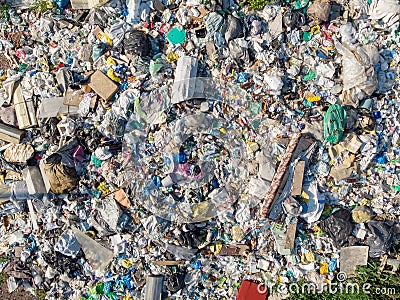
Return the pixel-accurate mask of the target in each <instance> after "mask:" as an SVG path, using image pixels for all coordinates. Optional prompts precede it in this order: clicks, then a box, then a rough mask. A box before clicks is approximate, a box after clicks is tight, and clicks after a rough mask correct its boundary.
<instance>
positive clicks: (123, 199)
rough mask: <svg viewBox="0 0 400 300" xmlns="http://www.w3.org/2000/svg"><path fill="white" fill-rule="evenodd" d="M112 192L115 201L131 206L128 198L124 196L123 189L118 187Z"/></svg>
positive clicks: (127, 206)
mask: <svg viewBox="0 0 400 300" xmlns="http://www.w3.org/2000/svg"><path fill="white" fill-rule="evenodd" d="M113 194H114V199H115V201H117V202H118V203H119V204H121V205H122V206H124V207H126V208H130V207H132V203H131V201H130V200H129V198H128V197H127V196H126V194H125V192H124V190H123V189H119V190H117V191H115V192H114V193H113Z"/></svg>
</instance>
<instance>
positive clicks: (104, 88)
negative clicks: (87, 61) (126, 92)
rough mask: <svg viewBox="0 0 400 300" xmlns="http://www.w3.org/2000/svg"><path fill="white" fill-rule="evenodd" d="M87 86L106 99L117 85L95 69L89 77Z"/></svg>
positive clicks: (116, 89) (111, 94) (113, 92)
mask: <svg viewBox="0 0 400 300" xmlns="http://www.w3.org/2000/svg"><path fill="white" fill-rule="evenodd" d="M89 86H90V87H91V88H92V90H93V91H94V92H95V93H96V94H97V95H99V96H100V97H101V98H103V99H104V100H106V101H108V100H110V98H111V97H112V96H113V95H114V94H115V93H116V92H117V91H118V86H117V85H116V84H115V83H114V82H113V81H112V80H111V79H110V78H108V77H107V76H106V75H104V74H103V72H101V71H99V70H97V71H96V72H94V73H93V74H92V76H91V77H90V83H89Z"/></svg>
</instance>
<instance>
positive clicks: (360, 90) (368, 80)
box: [335, 40, 379, 107]
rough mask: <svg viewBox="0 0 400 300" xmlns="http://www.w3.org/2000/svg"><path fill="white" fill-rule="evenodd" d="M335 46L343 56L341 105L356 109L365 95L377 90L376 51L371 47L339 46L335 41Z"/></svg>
mask: <svg viewBox="0 0 400 300" xmlns="http://www.w3.org/2000/svg"><path fill="white" fill-rule="evenodd" d="M335 46H336V49H337V51H338V53H339V54H341V55H342V56H343V58H342V63H343V74H342V78H343V92H344V99H343V104H348V105H352V106H354V107H357V106H358V104H359V101H361V100H363V98H364V97H365V95H368V96H370V95H371V94H372V93H373V92H375V91H376V89H377V88H378V78H377V75H376V72H375V69H374V68H375V65H376V64H377V63H378V62H379V54H378V49H377V48H376V47H375V46H373V45H363V46H355V45H349V44H344V43H343V44H341V43H339V42H338V41H337V40H335Z"/></svg>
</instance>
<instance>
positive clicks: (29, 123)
mask: <svg viewBox="0 0 400 300" xmlns="http://www.w3.org/2000/svg"><path fill="white" fill-rule="evenodd" d="M13 99H14V108H15V113H16V115H17V120H18V127H19V129H26V128H30V127H34V126H37V125H38V123H37V120H36V115H35V106H34V105H33V100H32V99H27V100H26V99H25V98H24V95H23V94H22V88H21V85H18V86H17V88H16V89H15V92H14V95H13Z"/></svg>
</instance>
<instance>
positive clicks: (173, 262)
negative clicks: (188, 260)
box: [153, 260, 185, 266]
mask: <svg viewBox="0 0 400 300" xmlns="http://www.w3.org/2000/svg"><path fill="white" fill-rule="evenodd" d="M153 264H155V265H157V266H179V265H184V264H185V261H184V260H156V261H154V262H153Z"/></svg>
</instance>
